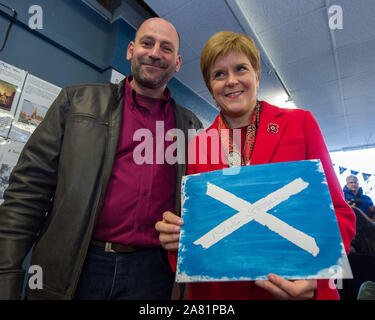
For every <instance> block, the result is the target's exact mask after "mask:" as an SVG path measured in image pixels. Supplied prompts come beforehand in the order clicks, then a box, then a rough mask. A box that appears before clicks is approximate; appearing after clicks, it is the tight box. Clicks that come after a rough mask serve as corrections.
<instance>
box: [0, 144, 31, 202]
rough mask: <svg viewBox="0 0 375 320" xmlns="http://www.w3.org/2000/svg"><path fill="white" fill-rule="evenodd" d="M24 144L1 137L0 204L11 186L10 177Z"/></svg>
mask: <svg viewBox="0 0 375 320" xmlns="http://www.w3.org/2000/svg"><path fill="white" fill-rule="evenodd" d="M24 146H25V144H24V143H22V142H18V141H12V140H8V139H4V138H1V137H0V203H2V202H3V201H4V200H3V195H4V191H5V189H6V188H7V187H8V185H9V176H10V173H11V172H12V170H13V168H14V167H15V165H16V164H17V161H18V158H19V156H20V154H21V152H22V149H23V147H24Z"/></svg>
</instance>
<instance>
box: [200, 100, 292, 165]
mask: <svg viewBox="0 0 375 320" xmlns="http://www.w3.org/2000/svg"><path fill="white" fill-rule="evenodd" d="M283 113H284V112H283V109H280V108H278V107H276V106H273V105H271V104H269V103H267V102H265V101H262V111H261V114H260V118H259V127H258V131H257V135H256V139H255V145H254V150H253V154H252V156H251V161H250V163H251V164H261V163H268V162H270V160H271V159H272V155H273V153H274V152H275V150H276V147H277V145H278V143H279V141H280V138H281V137H282V135H283V133H284V130H285V127H286V121H285V120H284V119H283V117H282V116H283ZM213 128H218V117H216V119H215V121H214V123H213V124H212V125H211V126H210V127H209V128H208V129H207V131H208V130H210V129H213Z"/></svg>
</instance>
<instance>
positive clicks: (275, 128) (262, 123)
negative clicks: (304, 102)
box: [250, 101, 286, 164]
mask: <svg viewBox="0 0 375 320" xmlns="http://www.w3.org/2000/svg"><path fill="white" fill-rule="evenodd" d="M282 114H283V111H282V109H280V108H277V107H275V106H272V105H270V104H268V103H267V102H264V101H263V105H262V113H261V115H260V119H259V128H258V132H257V136H256V140H255V145H254V150H253V154H252V156H251V161H250V163H251V164H262V163H269V162H270V161H271V159H272V156H273V154H274V152H275V150H276V147H277V146H278V144H279V141H280V138H281V136H282V135H283V133H284V130H285V126H286V121H285V120H283V119H282Z"/></svg>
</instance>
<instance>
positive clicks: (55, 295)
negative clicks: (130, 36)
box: [0, 18, 202, 300]
mask: <svg viewBox="0 0 375 320" xmlns="http://www.w3.org/2000/svg"><path fill="white" fill-rule="evenodd" d="M178 50H179V36H178V33H177V31H176V29H175V28H174V26H173V25H172V24H171V23H169V22H168V21H167V20H165V19H161V18H151V19H148V20H146V21H144V22H143V23H142V25H141V26H140V27H139V29H138V31H137V33H136V36H135V40H134V41H131V42H130V43H129V46H128V48H127V56H126V57H127V59H128V60H129V61H131V70H132V75H129V76H127V77H126V79H125V80H124V81H122V82H121V83H120V84H119V85H113V84H93V85H79V86H72V87H68V88H64V89H63V90H62V91H61V93H60V95H59V96H58V98H57V99H56V100H55V101H54V103H53V105H52V106H51V107H50V109H49V110H48V112H47V114H46V116H45V118H44V120H43V121H42V123H41V124H40V125H39V126H38V127H37V129H36V130H35V131H34V133H33V135H32V136H31V137H30V139H29V140H28V142H27V144H26V145H25V148H24V149H23V151H22V153H21V155H20V158H19V161H18V164H17V165H16V167H15V169H14V171H13V172H12V175H11V177H10V181H9V187H8V189H7V190H6V192H5V195H4V199H5V201H4V203H3V204H2V205H1V207H0V253H1V254H0V299H19V298H20V297H21V292H22V286H23V283H24V275H25V271H24V270H22V267H21V265H22V262H23V260H24V258H25V256H26V254H27V253H28V252H29V250H30V249H31V248H32V247H33V246H34V248H33V250H32V256H31V265H38V266H40V268H41V269H42V272H43V284H42V288H39V289H34V290H32V289H31V288H29V287H28V290H27V299H48V300H51V299H73V298H74V299H90V300H94V299H95V300H96V299H100V300H108V299H170V297H171V289H172V286H173V283H174V274H173V272H172V269H171V267H170V265H169V263H168V256H167V251H165V250H164V249H163V248H162V247H161V245H160V241H159V239H158V233H157V232H156V230H155V229H154V224H155V222H156V221H158V220H160V219H161V218H162V213H163V212H164V211H166V210H176V212H178V210H179V209H180V189H179V186H180V181H181V177H182V175H184V174H185V173H186V160H185V162H183V163H180V162H179V163H177V164H176V163H171V164H170V163H169V162H167V161H164V162H162V163H156V161H155V155H156V153H158V154H159V153H160V154H162V155H164V154H165V148H167V147H168V146H170V145H171V144H172V143H173V142H171V141H164V139H165V138H164V137H165V136H166V133H168V132H170V130H176V128H177V129H180V130H181V131H182V132H184V134H185V137H187V136H188V130H189V129H194V130H197V129H200V128H201V127H202V124H201V122H200V120H199V119H198V118H197V117H196V116H195V115H194V114H193V113H192V112H191V111H189V110H187V109H185V108H184V107H182V106H180V105H178V104H177V103H176V102H175V101H174V100H173V99H172V96H171V92H170V91H169V89H168V88H167V83H168V81H169V80H170V79H171V78H172V76H173V75H174V73H175V72H177V71H178V70H179V69H180V66H181V56H180V55H179V54H178ZM157 122H159V123H163V126H164V131H163V132H162V136H160V135H155V130H156V128H155V127H156V125H157ZM137 130H147V131H148V132H151V134H152V137H153V138H152V139H151V145H149V147H151V148H152V149H151V150H153V152H151V154H152V156H153V161H152V162H151V163H148V162H147V163H143V164H138V163H136V161H135V158H134V156H135V153H136V152H135V151H136V150H135V149H136V148H137V146H138V145H139V144H140V143H141V141H135V140H134V138H133V137H134V134H135V132H137ZM165 140H167V139H165ZM160 142H165V143H164V144H163V143H160ZM142 143H143V142H142ZM177 143H180V144H181V143H182V141H180V140H179V139H178V141H177ZM183 144H184V146H185V142H183ZM186 144H187V142H186ZM158 145H159V146H160V145H162V146H164V147H162V148H164V149H161V150H156V146H158ZM179 150H180V149H179V148H177V152H179ZM164 160H165V159H164Z"/></svg>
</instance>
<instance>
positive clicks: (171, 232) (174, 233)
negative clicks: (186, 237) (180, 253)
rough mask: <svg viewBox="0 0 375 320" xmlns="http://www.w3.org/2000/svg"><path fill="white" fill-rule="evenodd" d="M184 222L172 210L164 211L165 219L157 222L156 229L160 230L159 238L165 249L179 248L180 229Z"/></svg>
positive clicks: (173, 249)
mask: <svg viewBox="0 0 375 320" xmlns="http://www.w3.org/2000/svg"><path fill="white" fill-rule="evenodd" d="M183 224H184V220H182V219H181V218H180V217H179V216H176V215H175V214H173V213H172V212H170V211H165V212H164V213H163V221H158V222H156V224H155V229H156V230H157V231H159V232H160V234H159V240H160V242H161V245H162V247H163V248H164V249H166V250H170V251H175V250H178V243H179V241H180V231H181V226H182V225H183Z"/></svg>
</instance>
